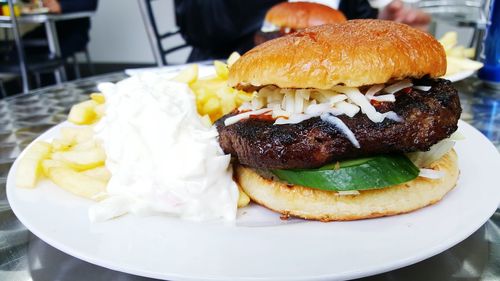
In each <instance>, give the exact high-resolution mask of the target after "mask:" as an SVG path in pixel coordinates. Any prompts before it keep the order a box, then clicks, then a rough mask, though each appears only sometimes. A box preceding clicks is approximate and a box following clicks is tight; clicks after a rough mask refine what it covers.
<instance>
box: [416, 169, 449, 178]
mask: <svg viewBox="0 0 500 281" xmlns="http://www.w3.org/2000/svg"><path fill="white" fill-rule="evenodd" d="M418 176H419V177H423V178H428V179H433V180H436V179H440V178H442V177H443V176H444V173H443V172H442V171H436V170H433V169H420V173H419V174H418Z"/></svg>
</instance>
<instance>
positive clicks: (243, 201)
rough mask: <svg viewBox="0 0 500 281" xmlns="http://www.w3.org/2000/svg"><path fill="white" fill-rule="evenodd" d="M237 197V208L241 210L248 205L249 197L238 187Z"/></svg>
mask: <svg viewBox="0 0 500 281" xmlns="http://www.w3.org/2000/svg"><path fill="white" fill-rule="evenodd" d="M238 191H239V196H238V208H243V207H245V206H247V205H248V204H249V203H250V197H248V195H247V194H246V193H245V191H243V189H241V187H239V186H238Z"/></svg>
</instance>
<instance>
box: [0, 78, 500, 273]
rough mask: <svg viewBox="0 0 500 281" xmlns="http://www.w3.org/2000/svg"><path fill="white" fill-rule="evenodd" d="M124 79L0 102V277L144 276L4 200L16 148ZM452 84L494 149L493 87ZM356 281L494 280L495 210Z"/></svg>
mask: <svg viewBox="0 0 500 281" xmlns="http://www.w3.org/2000/svg"><path fill="white" fill-rule="evenodd" d="M124 77H125V75H124V74H122V73H116V74H110V75H106V76H99V77H93V78H90V79H84V80H79V81H74V82H71V83H65V84H63V85H60V86H53V87H49V88H45V89H41V90H37V91H34V92H31V93H30V94H26V95H21V96H18V97H13V98H10V99H7V100H2V101H0V183H1V188H0V280H13V281H25V280H26V281H27V280H35V281H36V280H41V281H52V280H58V281H66V280H67V281H70V280H71V281H80V280H81V281H87V280H150V279H147V278H143V277H138V276H133V275H129V274H125V273H120V272H116V271H112V270H108V269H106V268H102V267H99V266H95V265H92V264H89V263H86V262H84V261H81V260H79V259H76V258H73V257H71V256H69V255H67V254H65V253H63V252H61V251H59V250H56V249H55V248H53V247H51V246H49V245H48V244H46V243H45V242H43V241H42V240H40V239H39V238H37V237H36V236H34V235H33V234H31V233H30V232H29V231H28V230H27V229H26V228H25V227H24V226H23V225H22V224H21V223H20V222H19V221H18V220H17V219H16V217H15V215H14V214H13V213H12V211H11V210H10V208H9V204H8V202H7V200H6V198H5V178H6V176H7V172H8V170H9V168H10V165H11V164H12V162H13V161H14V160H15V158H16V157H17V156H18V155H19V153H20V151H21V150H22V149H23V148H24V147H25V146H26V145H27V144H29V142H31V141H32V140H33V139H34V138H36V137H37V136H38V135H39V134H41V133H42V132H44V131H45V130H47V129H48V128H50V127H51V126H53V125H55V124H57V123H59V122H61V121H63V120H65V118H66V114H67V112H68V110H69V108H70V106H71V105H72V104H74V103H75V102H78V101H80V100H83V99H86V98H87V95H88V94H89V93H91V92H92V91H95V90H96V88H95V86H96V84H97V83H99V82H103V81H118V80H121V79H123V78H124ZM456 86H457V88H458V89H459V90H460V94H461V98H462V106H463V108H464V113H463V115H462V118H463V120H465V121H467V122H469V123H471V124H472V125H473V126H475V127H476V128H478V129H479V130H481V131H482V132H483V133H484V134H485V135H486V136H487V137H488V138H490V140H492V141H493V143H494V144H495V145H496V147H497V148H498V149H499V150H500V91H494V90H489V89H487V88H483V87H482V85H481V83H480V81H478V80H477V79H475V78H470V79H467V80H464V81H462V82H460V83H457V84H456ZM499 171H500V167H499ZM496 184H499V183H496ZM499 187H500V184H499ZM429 231H432V229H429ZM409 239H411V237H409ZM374 258H376V257H374ZM363 280H366V281H369V280H405V281H411V280H428V281H433V280H436V281H443V280H460V281H464V280H485V281H486V280H487V281H493V280H500V210H497V212H496V213H495V214H494V215H493V216H492V217H491V218H490V220H489V221H488V222H487V223H486V224H485V225H483V226H482V227H481V228H480V229H479V230H478V231H476V232H475V233H474V234H473V235H472V236H470V237H469V238H467V239H466V240H464V241H463V242H461V243H460V244H458V245H456V246H455V247H453V248H451V249H449V250H447V251H445V252H443V253H441V254H439V255H436V256H434V257H432V258H429V259H427V260H425V261H422V262H420V263H417V264H415V265H412V266H408V267H405V268H402V269H399V270H395V271H392V272H388V273H384V274H380V275H376V276H372V277H367V278H364V279H363Z"/></svg>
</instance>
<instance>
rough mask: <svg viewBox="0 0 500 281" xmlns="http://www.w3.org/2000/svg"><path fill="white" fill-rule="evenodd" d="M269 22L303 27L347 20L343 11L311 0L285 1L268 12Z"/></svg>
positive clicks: (277, 24)
mask: <svg viewBox="0 0 500 281" xmlns="http://www.w3.org/2000/svg"><path fill="white" fill-rule="evenodd" d="M265 20H266V21H267V22H269V23H272V24H274V25H276V26H279V27H290V28H293V29H302V28H305V27H309V26H316V25H322V24H328V23H336V22H342V21H346V18H345V16H344V14H342V12H340V11H337V10H335V9H332V8H330V7H328V6H325V5H321V4H317V3H309V2H283V3H280V4H277V5H275V6H273V7H272V8H271V9H270V10H269V11H268V12H267V14H266V19H265Z"/></svg>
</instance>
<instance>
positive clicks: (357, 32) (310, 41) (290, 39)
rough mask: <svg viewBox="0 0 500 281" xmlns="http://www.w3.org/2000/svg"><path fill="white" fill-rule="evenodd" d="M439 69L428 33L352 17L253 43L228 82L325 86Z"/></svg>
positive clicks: (442, 68) (441, 58)
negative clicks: (351, 18) (257, 44)
mask: <svg viewBox="0 0 500 281" xmlns="http://www.w3.org/2000/svg"><path fill="white" fill-rule="evenodd" d="M445 72H446V54H445V51H444V48H443V46H441V44H440V43H439V42H438V41H437V40H436V39H434V38H433V37H432V36H431V35H429V34H427V33H425V32H423V31H420V30H417V29H414V28H412V27H410V26H408V25H404V24H400V23H395V22H391V21H383V20H352V21H347V22H344V23H337V24H330V25H322V26H315V27H309V28H306V29H303V30H300V31H298V32H295V33H292V34H290V35H287V36H284V37H281V38H277V39H274V40H271V41H268V42H266V43H264V44H261V45H259V46H257V47H255V48H253V49H252V50H250V51H248V52H247V53H246V54H244V55H243V56H242V57H241V58H240V59H239V60H238V61H237V62H236V63H235V64H234V65H233V66H232V67H231V68H230V71H229V80H228V83H229V85H230V86H232V87H236V88H238V89H241V90H250V89H255V88H259V87H262V86H266V85H276V86H278V87H280V88H316V89H330V88H332V87H333V86H335V85H345V86H348V87H359V86H363V85H372V84H379V83H385V82H387V81H389V80H391V79H392V80H399V79H404V78H420V77H423V76H425V75H429V76H430V77H439V76H442V75H444V74H445Z"/></svg>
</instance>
